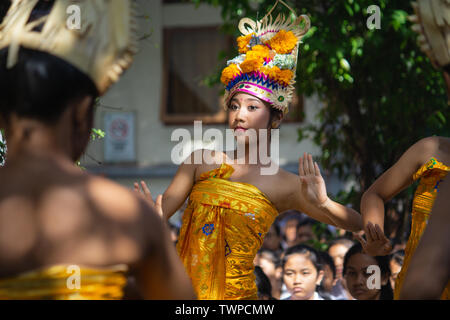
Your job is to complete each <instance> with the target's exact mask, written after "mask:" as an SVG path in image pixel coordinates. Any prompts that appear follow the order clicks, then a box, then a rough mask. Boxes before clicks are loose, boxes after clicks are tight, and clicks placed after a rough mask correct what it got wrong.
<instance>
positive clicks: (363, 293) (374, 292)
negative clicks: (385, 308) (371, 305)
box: [344, 253, 387, 300]
mask: <svg viewBox="0 0 450 320" xmlns="http://www.w3.org/2000/svg"><path fill="white" fill-rule="evenodd" d="M371 265H378V263H377V260H375V259H374V258H373V257H371V256H369V255H367V254H364V253H357V254H354V255H352V256H351V257H350V259H349V260H348V262H347V269H346V274H345V275H344V277H345V280H346V281H347V288H348V290H349V292H350V294H351V295H352V297H354V298H355V299H357V300H378V299H379V298H380V293H381V289H376V288H375V289H369V286H368V285H367V280H368V278H369V277H370V276H371V275H372V274H371V273H368V272H367V268H368V267H369V266H371ZM386 282H387V279H385V277H383V276H382V279H381V285H385V284H386Z"/></svg>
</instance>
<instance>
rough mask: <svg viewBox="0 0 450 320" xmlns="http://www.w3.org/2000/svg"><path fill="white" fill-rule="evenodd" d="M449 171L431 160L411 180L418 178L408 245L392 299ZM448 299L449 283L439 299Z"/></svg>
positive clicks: (397, 290)
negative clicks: (440, 184) (440, 185)
mask: <svg viewBox="0 0 450 320" xmlns="http://www.w3.org/2000/svg"><path fill="white" fill-rule="evenodd" d="M449 171H450V167H447V166H446V165H444V164H442V163H441V162H439V161H437V160H436V159H435V158H431V159H430V160H429V161H428V162H427V163H425V164H424V165H423V166H422V167H421V168H420V169H419V170H417V172H416V173H415V174H414V176H413V179H414V180H417V179H419V178H420V183H419V186H418V187H417V190H416V192H415V194H414V200H413V206H412V223H411V233H410V235H409V239H408V243H407V244H406V248H405V259H404V262H403V266H402V269H401V271H400V272H399V274H398V276H397V280H396V281H395V290H394V299H396V300H397V299H398V298H399V296H400V290H401V287H402V285H403V281H404V278H405V275H406V272H407V271H408V266H409V263H410V261H411V258H412V256H413V254H414V252H415V251H416V248H417V245H418V244H419V241H420V238H421V237H422V234H423V232H424V231H425V228H426V226H427V222H428V219H429V218H430V214H431V209H432V208H433V203H434V201H435V199H436V196H437V193H438V190H439V183H441V182H442V181H443V179H444V178H445V177H446V176H447V174H448V172H449ZM417 290H420V288H417ZM449 298H450V282H449V283H447V286H446V288H445V289H444V292H443V293H442V296H441V299H445V300H448V299H449Z"/></svg>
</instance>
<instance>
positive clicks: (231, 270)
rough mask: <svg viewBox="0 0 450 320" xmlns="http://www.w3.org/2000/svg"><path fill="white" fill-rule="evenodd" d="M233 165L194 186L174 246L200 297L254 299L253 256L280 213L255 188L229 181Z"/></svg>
mask: <svg viewBox="0 0 450 320" xmlns="http://www.w3.org/2000/svg"><path fill="white" fill-rule="evenodd" d="M233 171H234V169H233V167H232V166H230V165H227V164H222V165H221V167H220V168H218V169H215V170H212V171H208V172H205V173H203V174H202V175H201V177H200V180H199V181H198V182H197V183H196V184H195V185H194V187H193V189H192V191H191V194H190V196H189V201H188V206H187V208H186V210H185V212H184V215H183V225H182V228H181V230H180V237H179V240H178V244H177V250H178V254H179V255H180V257H181V260H182V261H183V264H184V266H185V268H186V271H187V273H188V274H189V276H190V278H191V280H192V284H193V287H194V289H195V291H196V293H197V296H198V299H202V300H238V299H251V300H253V299H254V300H257V299H258V296H257V287H256V283H255V275H254V273H253V271H254V265H253V259H254V257H255V255H256V253H257V251H258V250H259V248H260V247H261V245H262V242H263V239H264V236H265V234H266V233H267V232H268V230H269V228H270V226H271V225H272V223H273V222H274V220H275V218H276V217H277V215H278V212H277V210H276V209H275V207H274V205H273V204H272V203H271V202H270V201H269V200H268V198H267V197H266V196H265V195H264V194H263V193H262V192H261V191H260V190H259V189H258V188H256V187H255V186H253V185H251V184H247V183H242V182H233V181H229V180H228V179H229V177H230V176H231V174H232V173H233Z"/></svg>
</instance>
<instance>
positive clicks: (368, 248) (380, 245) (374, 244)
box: [356, 222, 392, 257]
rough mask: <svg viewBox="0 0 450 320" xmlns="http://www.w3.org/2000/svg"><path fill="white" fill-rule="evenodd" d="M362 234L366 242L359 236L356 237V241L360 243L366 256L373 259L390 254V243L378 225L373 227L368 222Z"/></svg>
mask: <svg viewBox="0 0 450 320" xmlns="http://www.w3.org/2000/svg"><path fill="white" fill-rule="evenodd" d="M364 233H365V235H366V239H367V240H364V238H363V237H362V236H361V235H356V239H358V241H359V242H360V243H361V245H362V247H363V249H364V251H365V252H366V253H367V254H369V255H371V256H374V257H375V256H386V255H388V254H390V253H391V251H392V245H391V242H390V241H389V239H388V238H387V237H386V236H385V235H384V233H383V231H381V228H380V227H379V226H378V225H373V224H372V223H370V222H369V223H368V224H367V225H366V227H365V228H364Z"/></svg>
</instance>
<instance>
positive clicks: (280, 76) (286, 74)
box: [273, 66, 294, 86]
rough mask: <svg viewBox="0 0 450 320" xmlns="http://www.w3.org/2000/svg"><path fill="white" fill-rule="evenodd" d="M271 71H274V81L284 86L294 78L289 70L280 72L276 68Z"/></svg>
mask: <svg viewBox="0 0 450 320" xmlns="http://www.w3.org/2000/svg"><path fill="white" fill-rule="evenodd" d="M273 69H275V70H274V71H275V80H276V81H277V82H279V83H281V84H283V85H285V86H287V85H289V82H290V81H291V80H292V78H293V77H294V72H292V71H291V70H289V69H285V70H281V69H280V68H278V67H276V66H275V67H273Z"/></svg>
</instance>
